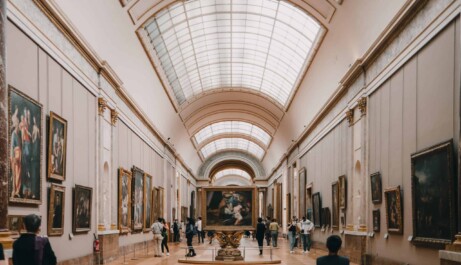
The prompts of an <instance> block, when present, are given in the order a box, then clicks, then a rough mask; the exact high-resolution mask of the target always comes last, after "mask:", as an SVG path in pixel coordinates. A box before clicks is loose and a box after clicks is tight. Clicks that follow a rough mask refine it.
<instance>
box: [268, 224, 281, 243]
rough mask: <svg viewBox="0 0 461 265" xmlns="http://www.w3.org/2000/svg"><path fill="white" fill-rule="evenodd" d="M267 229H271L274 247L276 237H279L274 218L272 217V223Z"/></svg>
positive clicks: (277, 226)
mask: <svg viewBox="0 0 461 265" xmlns="http://www.w3.org/2000/svg"><path fill="white" fill-rule="evenodd" d="M269 230H271V237H272V246H273V247H274V248H276V247H277V238H278V237H279V224H278V223H277V220H276V219H275V218H274V219H272V223H271V224H270V225H269Z"/></svg>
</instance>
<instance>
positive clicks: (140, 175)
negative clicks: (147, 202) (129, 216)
mask: <svg viewBox="0 0 461 265" xmlns="http://www.w3.org/2000/svg"><path fill="white" fill-rule="evenodd" d="M131 172H132V176H133V179H132V181H131V185H132V190H131V192H132V196H133V198H132V206H133V220H132V223H131V225H132V226H133V231H140V230H142V228H143V225H144V218H143V216H144V203H143V200H144V195H143V194H144V172H143V171H142V170H141V169H139V168H137V167H134V166H133V169H132V170H131Z"/></svg>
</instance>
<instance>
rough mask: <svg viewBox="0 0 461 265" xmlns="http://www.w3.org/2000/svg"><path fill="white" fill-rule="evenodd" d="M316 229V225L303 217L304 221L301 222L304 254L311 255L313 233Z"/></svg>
mask: <svg viewBox="0 0 461 265" xmlns="http://www.w3.org/2000/svg"><path fill="white" fill-rule="evenodd" d="M313 228H314V223H312V222H311V221H310V220H308V219H306V217H305V216H303V220H302V221H301V238H302V241H303V253H309V251H310V250H311V237H310V236H311V235H310V234H311V231H312V229H313Z"/></svg>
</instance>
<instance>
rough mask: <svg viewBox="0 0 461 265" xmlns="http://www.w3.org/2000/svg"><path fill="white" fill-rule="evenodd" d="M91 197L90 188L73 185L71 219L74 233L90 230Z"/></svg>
mask: <svg viewBox="0 0 461 265" xmlns="http://www.w3.org/2000/svg"><path fill="white" fill-rule="evenodd" d="M92 199H93V189H92V188H89V187H84V186H80V185H75V188H74V202H73V220H72V221H73V222H72V231H73V232H74V233H85V232H88V231H90V230H91V208H92V207H91V206H92Z"/></svg>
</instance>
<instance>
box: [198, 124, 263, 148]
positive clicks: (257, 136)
mask: <svg viewBox="0 0 461 265" xmlns="http://www.w3.org/2000/svg"><path fill="white" fill-rule="evenodd" d="M229 135H246V136H247V137H248V138H247V140H252V141H255V142H258V141H259V142H260V143H262V144H263V145H264V147H265V149H266V148H267V147H268V146H269V143H270V141H271V139H272V137H271V136H270V135H269V134H268V133H267V132H265V131H264V130H263V129H261V128H260V127H258V126H256V125H254V124H251V123H248V122H244V121H222V122H216V123H213V124H211V125H208V126H206V127H204V128H202V129H201V130H200V131H198V132H197V133H196V134H195V135H194V138H195V141H196V142H197V144H198V145H202V144H203V143H204V142H206V141H207V140H208V139H213V138H215V137H219V136H229Z"/></svg>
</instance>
